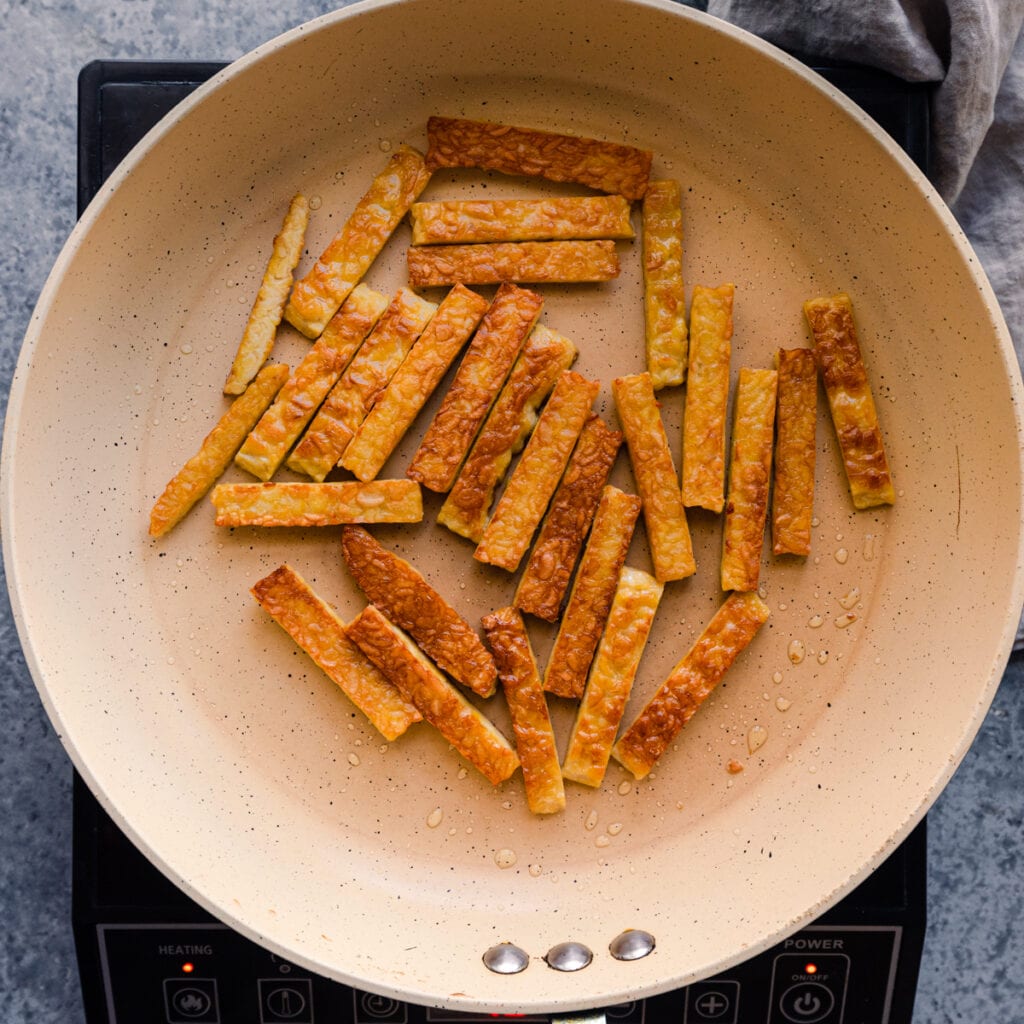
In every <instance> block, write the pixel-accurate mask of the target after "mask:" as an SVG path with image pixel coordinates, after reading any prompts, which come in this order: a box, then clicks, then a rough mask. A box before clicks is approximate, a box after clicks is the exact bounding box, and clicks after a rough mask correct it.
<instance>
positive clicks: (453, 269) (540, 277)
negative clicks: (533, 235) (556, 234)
mask: <svg viewBox="0 0 1024 1024" xmlns="http://www.w3.org/2000/svg"><path fill="white" fill-rule="evenodd" d="M406 262H407V264H408V269H409V283H410V284H411V285H412V286H413V287H414V288H433V287H435V286H437V285H445V284H455V283H457V282H460V281H461V282H462V283H463V284H500V283H501V282H502V281H516V282H519V283H520V284H545V283H547V284H551V283H563V284H580V283H586V282H593V281H610V280H612V278H615V277H618V275H619V257H618V254H617V253H616V251H615V243H614V242H613V241H611V240H610V239H609V240H605V239H599V240H598V241H587V242H488V243H484V244H482V245H414V246H411V247H410V248H409V250H408V252H407V254H406Z"/></svg>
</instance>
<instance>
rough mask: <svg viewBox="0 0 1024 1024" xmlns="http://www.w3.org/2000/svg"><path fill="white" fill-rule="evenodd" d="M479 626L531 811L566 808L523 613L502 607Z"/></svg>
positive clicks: (487, 616)
mask: <svg viewBox="0 0 1024 1024" xmlns="http://www.w3.org/2000/svg"><path fill="white" fill-rule="evenodd" d="M483 626H484V632H485V634H486V636H487V643H488V644H489V645H490V647H491V650H492V651H493V652H494V658H495V661H496V662H497V664H498V675H499V677H500V678H501V688H502V690H503V691H504V693H505V700H506V701H507V703H508V709H509V711H510V712H511V715H512V729H513V731H514V732H515V738H516V752H517V753H518V755H519V761H520V764H522V766H523V782H524V784H525V786H526V802H527V804H528V806H529V808H530V810H531V811H532V812H533V813H534V814H556V813H557V812H558V811H562V810H564V809H565V786H564V784H563V783H562V772H561V770H560V769H559V767H558V750H557V748H556V747H555V734H554V730H553V729H552V728H551V716H550V714H549V713H548V702H547V699H546V698H545V696H544V690H543V688H542V686H541V684H540V676H539V675H538V674H537V662H536V661H535V660H534V657H533V650H532V648H531V647H530V638H529V636H528V635H527V633H526V627H525V626H524V625H523V618H522V616H521V615H520V614H519V612H518V611H516V609H515V608H502V609H501V610H499V611H496V612H493V613H491V614H490V615H485V616H484V619H483Z"/></svg>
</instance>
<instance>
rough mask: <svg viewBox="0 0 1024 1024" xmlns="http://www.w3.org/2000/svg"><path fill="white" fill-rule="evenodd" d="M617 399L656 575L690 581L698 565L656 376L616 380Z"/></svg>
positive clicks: (614, 382) (640, 375)
mask: <svg viewBox="0 0 1024 1024" xmlns="http://www.w3.org/2000/svg"><path fill="white" fill-rule="evenodd" d="M612 394H613V395H614V396H615V408H616V409H617V410H618V413H619V420H620V422H621V423H622V432H623V433H624V434H625V435H626V445H627V447H628V448H629V461H630V464H631V465H632V467H633V476H634V477H635V478H636V485H637V490H638V491H639V492H640V498H641V499H642V500H643V503H644V526H645V527H646V529H647V540H648V542H649V544H650V547H651V560H652V561H653V562H654V575H655V576H656V577H657V578H658V580H659V581H660V582H662V583H665V582H667V581H668V580H681V579H685V578H686V577H687V576H692V575H693V574H694V572H696V571H697V564H696V562H695V561H694V559H693V543H692V541H691V539H690V528H689V526H688V525H687V522H686V510H685V509H684V508H683V501H682V497H681V496H680V493H679V478H678V477H677V476H676V468H675V465H674V464H673V462H672V453H671V451H670V450H669V447H668V438H667V436H666V435H665V427H664V424H663V423H662V422H661V413H660V412H659V409H658V401H657V399H656V398H655V397H654V386H653V384H652V383H651V375H650V374H649V373H637V374H633V375H632V376H629V377H617V378H616V379H615V380H613V381H612Z"/></svg>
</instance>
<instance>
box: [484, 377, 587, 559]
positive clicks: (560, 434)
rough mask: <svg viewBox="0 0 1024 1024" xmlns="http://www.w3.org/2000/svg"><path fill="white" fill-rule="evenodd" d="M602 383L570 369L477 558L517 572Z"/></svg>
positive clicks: (497, 508) (528, 446)
mask: <svg viewBox="0 0 1024 1024" xmlns="http://www.w3.org/2000/svg"><path fill="white" fill-rule="evenodd" d="M600 387H601V385H600V383H599V382H598V381H596V380H594V381H588V380H586V379H585V378H584V377H581V376H580V375H579V374H578V373H573V371H572V370H566V371H565V372H564V373H563V374H562V376H561V377H559V378H558V382H557V383H556V384H555V388H554V390H553V391H552V392H551V397H550V398H549V399H548V403H547V405H546V406H545V407H544V411H543V412H542V413H541V415H540V419H539V420H537V425H536V427H534V428H533V433H532V434H531V435H530V440H529V441H528V442H527V443H526V448H525V450H524V451H523V455H522V458H520V460H519V462H518V464H517V465H516V468H515V469H514V470H513V471H512V476H511V477H510V478H509V481H508V484H507V486H506V487H505V491H504V493H503V494H502V496H501V497H500V498H499V499H498V504H497V505H496V506H495V509H494V514H493V515H492V516H491V519H490V521H489V522H488V524H487V526H486V527H485V528H484V535H483V538H482V539H481V541H480V544H479V545H478V546H477V549H476V551H475V552H474V553H473V557H474V558H475V559H476V560H477V561H478V562H488V563H489V564H491V565H499V566H501V568H503V569H507V570H508V571H509V572H515V571H516V569H517V568H518V567H519V562H520V561H521V560H522V557H523V555H524V554H526V550H527V548H529V546H530V541H531V540H532V539H533V535H534V533H535V532H536V530H537V526H538V525H539V524H540V521H541V519H542V517H543V516H544V510H545V509H546V508H547V507H548V502H549V501H550V500H551V495H552V494H554V492H555V488H556V487H557V486H558V481H559V480H561V479H562V474H563V473H564V472H565V467H566V463H568V461H569V456H570V455H571V454H572V450H573V446H574V445H575V444H576V440H577V438H578V437H579V435H580V431H581V430H582V429H583V424H584V423H585V422H586V419H587V417H588V416H589V415H590V407H591V405H593V403H594V399H595V398H597V393H598V391H599V390H600Z"/></svg>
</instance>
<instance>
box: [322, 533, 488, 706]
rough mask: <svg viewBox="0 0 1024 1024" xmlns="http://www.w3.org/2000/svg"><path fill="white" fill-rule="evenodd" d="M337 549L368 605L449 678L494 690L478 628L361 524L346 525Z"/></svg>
mask: <svg viewBox="0 0 1024 1024" xmlns="http://www.w3.org/2000/svg"><path fill="white" fill-rule="evenodd" d="M341 550H342V553H343V554H344V556H345V564H346V565H347V566H348V569H349V572H351V573H352V576H353V578H354V579H355V581H356V583H358V584H359V586H360V588H361V589H362V591H363V593H365V594H366V597H367V599H368V600H369V601H370V603H371V604H375V605H376V606H377V607H378V608H380V610H381V611H382V612H384V614H385V615H386V616H387V617H388V618H389V619H390V620H391V621H392V622H393V623H394V624H395V625H396V626H398V627H399V628H401V629H404V630H405V631H406V632H407V633H409V634H410V635H411V636H412V638H413V639H414V640H415V641H416V643H418V644H419V645H420V647H421V648H423V651H424V653H426V654H427V655H429V656H430V657H431V658H433V659H434V661H435V662H436V663H437V665H438V666H439V667H440V668H442V669H444V671H445V672H447V673H448V674H449V675H450V676H451V677H452V678H453V679H455V680H457V681H458V682H460V683H462V684H463V685H464V686H468V687H469V688H470V689H471V690H472V691H473V692H474V693H478V694H480V696H481V697H490V696H491V694H493V693H494V684H495V681H496V680H497V677H498V674H497V669H496V667H495V665H494V659H493V658H492V657H491V655H490V653H489V652H488V650H487V648H486V647H484V645H483V643H482V642H481V640H480V637H479V636H477V633H476V630H475V629H473V627H472V626H471V625H470V624H469V623H468V622H467V621H466V620H465V619H464V618H463V617H462V616H461V615H459V613H458V612H457V611H456V610H455V609H454V608H453V607H452V606H451V605H450V604H449V603H448V602H447V601H446V600H445V599H444V598H443V597H442V596H441V595H440V594H439V593H438V592H437V591H436V590H435V589H434V588H433V587H432V586H431V585H430V584H429V583H427V581H426V580H425V579H424V578H423V577H422V576H421V575H420V574H419V573H418V572H417V571H416V570H415V569H414V568H413V567H412V566H411V565H410V564H409V563H408V562H407V561H406V560H405V559H404V558H399V557H398V555H396V554H394V553H393V552H391V551H388V550H387V548H385V547H383V546H382V545H381V544H379V543H378V542H377V541H376V540H375V539H374V537H373V536H371V534H370V533H369V531H367V530H364V529H363V528H362V527H359V526H346V527H345V529H344V530H343V531H342V534H341Z"/></svg>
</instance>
